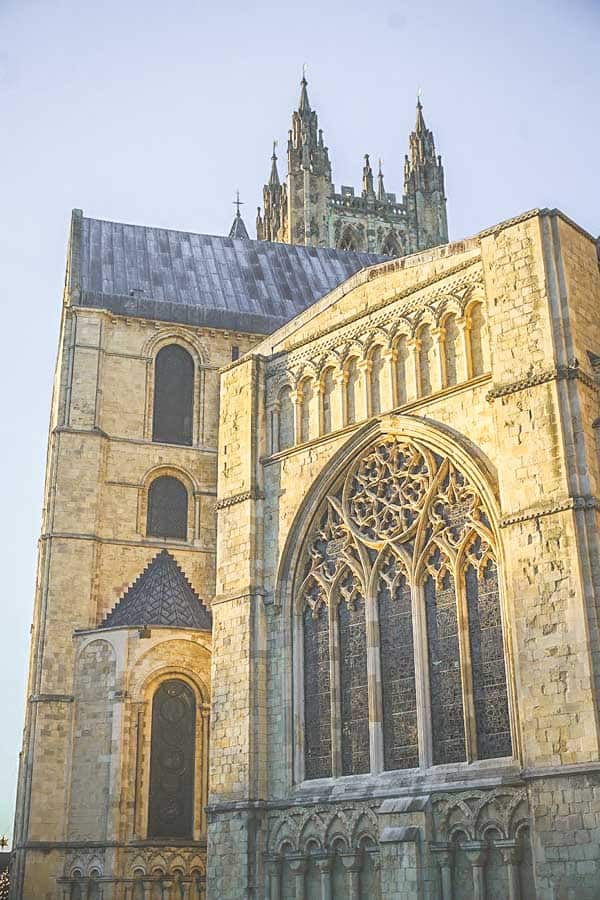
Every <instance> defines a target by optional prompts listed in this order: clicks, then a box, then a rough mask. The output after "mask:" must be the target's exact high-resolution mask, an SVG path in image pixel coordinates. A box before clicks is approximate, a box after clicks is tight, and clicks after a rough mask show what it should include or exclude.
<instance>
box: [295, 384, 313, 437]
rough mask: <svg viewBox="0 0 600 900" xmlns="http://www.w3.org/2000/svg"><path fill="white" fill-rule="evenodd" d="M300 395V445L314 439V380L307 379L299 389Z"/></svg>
mask: <svg viewBox="0 0 600 900" xmlns="http://www.w3.org/2000/svg"><path fill="white" fill-rule="evenodd" d="M299 394H300V443H301V444H303V443H304V442H305V441H309V440H310V439H311V437H314V434H313V431H314V427H313V419H314V410H313V402H314V396H315V391H314V385H313V380H312V378H305V379H304V381H303V382H302V384H301V385H300V389H299Z"/></svg>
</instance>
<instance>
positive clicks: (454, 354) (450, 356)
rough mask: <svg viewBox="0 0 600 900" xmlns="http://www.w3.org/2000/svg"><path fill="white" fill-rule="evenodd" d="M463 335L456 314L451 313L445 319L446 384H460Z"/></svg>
mask: <svg viewBox="0 0 600 900" xmlns="http://www.w3.org/2000/svg"><path fill="white" fill-rule="evenodd" d="M461 342H462V335H461V333H460V329H459V327H458V324H457V321H456V316H454V315H450V316H448V317H447V318H446V319H445V320H444V361H445V375H446V384H445V386H450V385H453V384H458V383H459V381H461V380H462V378H463V377H464V376H463V353H462V346H461Z"/></svg>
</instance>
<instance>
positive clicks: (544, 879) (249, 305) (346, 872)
mask: <svg viewBox="0 0 600 900" xmlns="http://www.w3.org/2000/svg"><path fill="white" fill-rule="evenodd" d="M275 155H276V154H275V152H274V154H273V156H274V158H273V160H272V170H271V174H270V177H269V180H268V183H267V185H266V186H265V188H264V192H263V205H262V207H261V209H260V210H259V214H258V219H257V238H258V239H257V240H254V239H251V238H250V237H249V235H248V231H247V228H246V226H245V224H244V221H243V219H242V216H241V214H240V212H239V207H238V212H237V214H236V216H235V219H234V222H233V225H232V228H231V232H230V234H229V235H228V236H226V237H225V236H224V237H215V236H211V235H206V234H202V233H184V232H179V231H170V230H167V229H163V228H157V227H151V226H143V225H127V224H121V223H118V222H111V221H103V220H99V219H94V218H89V217H87V216H85V215H84V214H83V212H82V211H81V210H74V211H73V213H72V218H71V226H70V236H69V244H68V253H67V263H66V277H65V289H64V296H63V302H62V311H61V316H62V318H61V328H60V338H59V346H58V355H57V364H56V373H55V381H54V394H53V399H52V406H51V413H50V431H49V443H48V457H47V468H46V486H45V498H44V506H43V517H42V532H41V536H40V541H39V562H38V572H37V583H36V597H35V606H34V618H33V626H32V634H31V660H30V668H29V682H28V688H27V710H26V716H25V727H24V734H23V748H22V753H21V758H20V773H19V784H18V793H17V808H16V817H15V834H14V851H13V856H12V860H11V884H12V888H11V890H12V898H13V900H22V898H25V900H101V898H102V900H246V898H249V900H377V898H379V900H535V898H538V900H539V898H541V900H569V898H574V897H576V898H577V900H593V898H598V897H600V877H599V876H600V706H599V700H600V544H599V537H598V517H599V511H600V396H599V390H600V316H599V310H600V270H599V262H598V244H597V241H596V240H595V239H594V238H593V237H592V236H591V235H589V234H588V233H587V232H586V231H584V230H583V229H582V228H581V227H579V226H578V225H577V224H575V223H574V222H572V221H571V220H570V219H569V218H567V216H566V215H564V214H563V213H562V212H560V211H559V210H556V209H534V210H530V211H528V212H524V213H521V214H520V215H516V216H515V218H513V219H510V220H508V221H503V222H500V223H499V224H496V225H493V226H492V227H490V228H488V229H486V230H485V231H482V232H480V233H479V234H476V235H475V236H472V237H467V238H464V239H461V240H457V241H454V242H450V243H449V242H448V235H447V226H446V208H445V203H446V200H445V190H444V176H443V170H442V164H441V160H440V158H439V157H437V156H436V154H435V148H434V139H433V135H432V132H431V131H430V130H429V129H428V128H427V126H426V124H425V120H424V115H423V109H422V106H421V103H420V102H419V103H418V105H417V116H416V124H415V128H414V131H413V133H412V134H411V135H410V138H409V153H408V156H407V158H406V160H405V161H404V188H403V195H402V199H401V200H399V199H397V198H396V195H394V194H391V193H388V192H387V191H386V190H385V189H384V185H383V173H382V172H381V170H380V171H379V174H378V176H376V178H377V181H376V185H375V182H374V175H373V172H372V169H371V164H370V161H369V159H368V158H367V159H365V165H364V173H363V185H362V191H361V192H360V194H356V195H355V193H354V191H353V189H352V188H348V187H341V189H340V191H339V192H338V191H336V189H335V188H334V186H333V183H332V174H331V165H330V162H329V155H328V150H327V148H326V146H325V143H324V140H323V135H322V132H320V131H319V129H318V122H317V115H316V113H315V112H314V110H313V109H312V108H311V106H310V103H309V99H308V91H307V84H306V80H305V79H303V81H302V84H301V93H300V102H299V104H298V109H297V110H296V111H295V112H294V113H293V118H292V129H291V131H290V136H289V143H288V150H287V176H286V177H285V179H283V181H282V180H281V179H280V175H279V172H278V168H277V162H278V161H277V159H276V158H275ZM57 314H58V302H57Z"/></svg>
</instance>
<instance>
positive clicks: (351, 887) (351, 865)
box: [341, 851, 362, 900]
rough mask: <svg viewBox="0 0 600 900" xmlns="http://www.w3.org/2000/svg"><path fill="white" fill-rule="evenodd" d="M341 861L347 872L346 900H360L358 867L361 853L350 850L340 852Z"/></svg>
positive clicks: (359, 866) (359, 867)
mask: <svg viewBox="0 0 600 900" xmlns="http://www.w3.org/2000/svg"><path fill="white" fill-rule="evenodd" d="M341 857H342V862H343V864H344V868H345V869H346V871H347V873H348V900H360V869H361V862H362V855H361V854H360V852H359V853H355V852H354V851H350V852H349V853H342V854H341Z"/></svg>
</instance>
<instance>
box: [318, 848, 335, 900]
mask: <svg viewBox="0 0 600 900" xmlns="http://www.w3.org/2000/svg"><path fill="white" fill-rule="evenodd" d="M331 863H332V860H331V857H330V856H324V857H323V858H322V859H318V860H317V869H318V870H319V875H320V878H321V900H331Z"/></svg>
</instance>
